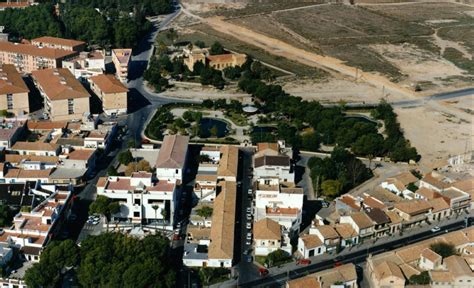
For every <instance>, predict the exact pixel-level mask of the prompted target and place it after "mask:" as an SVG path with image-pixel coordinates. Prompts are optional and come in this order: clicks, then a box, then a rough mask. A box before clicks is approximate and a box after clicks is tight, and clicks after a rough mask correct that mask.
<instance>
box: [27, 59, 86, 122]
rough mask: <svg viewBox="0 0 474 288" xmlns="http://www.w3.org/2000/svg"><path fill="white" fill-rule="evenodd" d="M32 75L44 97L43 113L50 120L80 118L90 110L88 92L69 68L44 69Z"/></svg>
mask: <svg viewBox="0 0 474 288" xmlns="http://www.w3.org/2000/svg"><path fill="white" fill-rule="evenodd" d="M32 76H33V79H34V81H35V83H36V85H37V87H38V89H39V90H40V92H41V95H42V96H43V97H44V113H45V114H46V115H47V116H48V117H49V118H51V119H52V120H73V119H81V118H82V116H83V115H84V113H89V112H90V105H89V98H90V94H89V92H87V90H86V89H85V88H84V87H83V86H82V84H81V83H80V82H79V81H78V80H77V79H76V78H74V76H73V75H72V74H71V72H70V71H69V70H67V69H64V68H58V69H44V70H38V71H34V72H33V73H32Z"/></svg>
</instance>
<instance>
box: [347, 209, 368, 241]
mask: <svg viewBox="0 0 474 288" xmlns="http://www.w3.org/2000/svg"><path fill="white" fill-rule="evenodd" d="M339 223H347V224H350V225H351V227H352V228H353V229H354V230H355V231H356V232H357V234H358V235H359V237H360V238H361V239H363V238H368V237H372V235H373V234H374V226H375V225H374V223H373V222H372V220H371V219H370V217H369V216H367V214H365V212H356V213H352V214H350V215H347V216H341V218H340V219H339Z"/></svg>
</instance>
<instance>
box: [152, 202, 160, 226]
mask: <svg viewBox="0 0 474 288" xmlns="http://www.w3.org/2000/svg"><path fill="white" fill-rule="evenodd" d="M151 208H152V209H153V210H155V229H157V227H156V226H157V224H158V216H157V215H156V211H157V210H158V208H160V206H158V205H156V204H153V205H152V206H151Z"/></svg>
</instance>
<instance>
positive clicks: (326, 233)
mask: <svg viewBox="0 0 474 288" xmlns="http://www.w3.org/2000/svg"><path fill="white" fill-rule="evenodd" d="M316 229H317V230H319V233H321V235H322V236H323V238H324V240H327V239H336V238H339V234H338V233H337V232H336V230H335V229H334V228H333V227H331V226H329V225H322V226H317V227H316Z"/></svg>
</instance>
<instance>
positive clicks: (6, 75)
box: [0, 64, 30, 94]
mask: <svg viewBox="0 0 474 288" xmlns="http://www.w3.org/2000/svg"><path fill="white" fill-rule="evenodd" d="M28 92H30V89H28V87H27V86H26V84H25V81H23V78H22V77H21V75H20V73H18V71H17V70H16V68H15V66H14V65H12V64H3V65H0V94H16V93H28Z"/></svg>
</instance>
